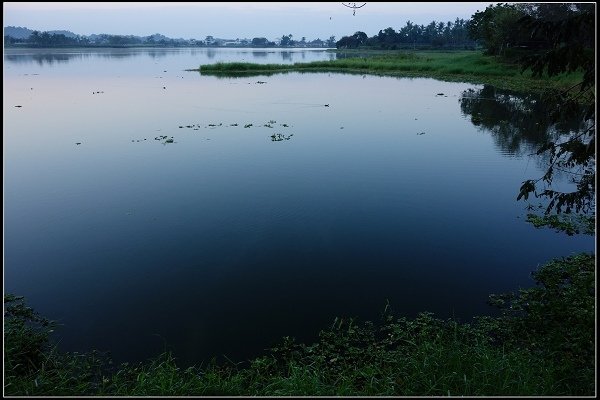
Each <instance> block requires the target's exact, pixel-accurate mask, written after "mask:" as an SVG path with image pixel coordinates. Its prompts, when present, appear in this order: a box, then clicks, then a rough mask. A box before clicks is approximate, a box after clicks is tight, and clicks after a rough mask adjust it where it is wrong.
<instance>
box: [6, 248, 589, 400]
mask: <svg viewBox="0 0 600 400" xmlns="http://www.w3.org/2000/svg"><path fill="white" fill-rule="evenodd" d="M533 276H534V278H535V280H536V282H537V285H536V286H535V287H533V288H530V289H526V290H520V291H519V292H518V293H513V294H506V295H498V296H491V301H492V302H493V303H494V304H495V305H497V306H498V307H500V308H501V309H502V310H503V312H502V314H501V316H499V317H494V318H492V317H480V318H476V319H475V322H474V323H471V324H466V323H459V322H456V321H453V320H441V319H437V318H435V317H434V316H433V315H432V314H429V313H422V314H419V316H418V317H417V318H414V319H407V318H397V317H394V316H393V315H392V314H391V313H390V312H389V310H388V309H386V310H384V313H383V315H382V318H381V321H380V322H378V323H371V322H360V323H359V322H357V321H353V320H341V319H336V320H335V321H334V322H333V324H332V326H330V327H328V328H327V329H324V330H323V331H321V332H320V334H319V338H320V339H319V340H318V341H317V342H316V343H313V344H301V343H295V342H294V340H293V339H290V338H283V340H282V341H281V344H280V345H279V346H276V348H273V349H271V351H269V352H268V353H267V354H265V355H264V356H262V357H258V358H256V359H253V360H250V361H248V362H246V363H242V364H233V363H232V364H229V365H217V364H215V363H212V364H209V365H204V366H198V367H190V368H186V369H182V368H179V367H178V366H177V361H176V360H175V359H174V358H173V357H172V356H171V355H170V354H168V353H166V354H163V355H161V356H159V357H157V358H154V359H151V360H149V361H148V362H145V363H140V364H136V365H129V364H122V365H119V366H116V365H113V364H112V363H111V361H110V359H108V358H107V357H106V356H104V355H102V354H100V353H98V352H91V353H87V354H73V353H63V352H60V351H58V350H57V349H56V347H55V346H53V345H52V343H50V342H49V334H50V332H51V331H52V330H53V329H54V328H55V327H54V324H53V323H52V322H51V321H48V320H47V319H45V318H43V317H40V316H38V315H37V314H36V313H35V312H34V311H33V310H32V309H31V308H29V307H27V305H26V304H25V302H24V299H22V298H18V297H14V296H10V295H9V296H5V300H4V303H5V311H4V339H5V342H4V347H5V348H4V350H5V353H4V367H5V370H4V378H5V381H4V390H5V394H6V395H19V396H41V395H46V396H48V395H63V396H69V395H71V396H82V395H94V396H164V395H172V396H183V395H197V396H208V395H227V396H242V395H243V396H286V395H295V396H298V395H307V396H319V395H328V396H333V395H346V396H371V395H372V396H375V395H377V396H379V395H394V396H446V395H456V396H460V395H467V396H469V395H472V396H502V395H506V396H509V395H513V396H519V395H521V396H525V395H531V396H539V395H558V396H561V395H572V396H576V395H587V396H593V395H594V394H595V393H594V390H595V357H594V355H595V352H594V350H595V346H594V345H595V256H594V254H579V255H575V256H572V257H569V258H564V259H557V260H553V261H551V262H550V263H548V264H546V265H544V266H543V267H541V268H540V269H539V270H538V271H535V272H534V274H533Z"/></svg>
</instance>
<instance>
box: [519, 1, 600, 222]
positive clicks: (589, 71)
mask: <svg viewBox="0 0 600 400" xmlns="http://www.w3.org/2000/svg"><path fill="white" fill-rule="evenodd" d="M537 10H538V8H536V7H534V6H532V7H531V10H530V14H529V15H526V16H524V17H523V18H521V19H520V20H519V23H518V25H519V28H520V29H521V31H527V32H530V35H531V36H539V35H542V36H544V37H545V38H546V41H547V48H545V49H544V50H542V51H538V52H533V53H530V54H527V55H525V56H523V57H522V58H521V60H520V63H521V65H522V70H523V71H525V70H527V69H531V71H532V73H533V76H548V77H552V76H556V75H559V74H562V73H565V72H573V71H582V73H583V77H582V79H581V80H580V81H579V82H577V83H576V84H574V85H572V86H571V87H569V88H568V89H566V90H563V91H550V92H548V93H546V95H545V97H546V98H547V99H548V102H549V103H551V104H554V105H555V107H554V108H552V109H550V110H549V111H548V114H549V115H550V116H551V118H552V119H553V120H554V121H559V120H561V119H564V118H565V117H578V118H580V119H581V120H582V121H584V123H585V124H586V125H587V126H586V129H584V130H583V131H581V132H577V133H575V134H572V135H570V136H569V137H567V138H565V139H564V140H559V141H549V142H547V143H545V144H544V145H543V146H541V147H540V148H539V150H538V151H537V154H544V153H547V154H549V155H550V161H549V166H548V167H547V169H546V172H545V173H544V175H543V176H542V177H540V178H538V179H529V180H526V181H525V182H523V184H522V186H521V189H520V193H519V196H518V197H517V199H520V198H524V199H527V198H528V196H529V194H530V193H534V194H535V196H536V197H543V198H547V199H548V201H549V203H548V206H547V208H546V214H549V213H550V212H552V211H553V210H555V211H556V212H557V213H560V212H562V211H564V212H566V213H570V212H573V211H574V212H582V213H588V212H594V211H595V198H596V196H595V193H596V172H595V167H596V146H595V143H596V124H595V117H596V113H595V108H596V102H595V50H594V46H595V30H594V23H595V15H594V14H595V13H594V11H595V7H593V6H591V5H572V6H570V8H568V11H569V12H564V13H562V14H560V13H549V12H536V11H537ZM581 104H584V105H585V108H583V109H581ZM556 170H562V171H564V170H568V171H570V172H571V174H572V179H571V181H572V183H573V184H574V185H575V190H572V191H569V192H563V191H559V190H556V189H553V188H552V183H553V179H554V174H555V171H556ZM542 185H543V187H542V188H539V186H542Z"/></svg>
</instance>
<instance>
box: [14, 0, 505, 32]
mask: <svg viewBox="0 0 600 400" xmlns="http://www.w3.org/2000/svg"><path fill="white" fill-rule="evenodd" d="M345 4H355V5H357V6H358V5H362V4H364V3H363V2H358V3H345ZM490 4H493V3H476V2H457V3H426V2H423V3H416V2H415V3H403V2H396V3H370V2H368V3H366V4H365V6H364V7H362V8H359V9H357V10H356V15H353V10H352V9H350V8H347V7H345V6H344V5H343V4H342V3H332V2H325V3H323V2H312V3H301V2H292V3H260V2H244V3H234V2H230V3H227V2H225V3H204V2H196V3H178V2H171V3H162V2H151V3H133V2H120V3H108V2H98V3H96V2H88V3H67V2H48V3H42V2H39V3H38V2H25V3H17V2H5V3H3V17H4V21H3V22H4V25H3V26H21V27H26V28H29V29H33V30H39V31H49V30H63V29H64V30H69V31H71V32H73V33H76V34H80V35H90V34H92V33H108V34H113V35H139V36H147V35H151V34H154V33H161V34H163V35H165V36H168V37H171V38H184V39H192V38H193V39H204V38H205V37H206V36H208V35H211V36H214V37H217V38H223V39H235V38H249V39H251V38H254V37H266V38H267V39H269V40H274V39H275V38H280V37H281V36H282V35H288V34H292V35H293V38H294V39H297V40H299V39H301V38H302V37H303V36H305V37H306V39H307V40H313V39H316V38H320V39H328V38H329V37H330V36H332V35H334V36H335V37H336V39H338V40H339V39H340V38H341V37H342V36H348V35H351V34H353V33H354V32H356V31H363V32H365V33H366V34H367V35H368V36H373V35H376V34H377V33H378V32H379V30H381V29H385V28H387V27H392V28H394V29H395V30H398V29H400V28H401V27H403V26H404V25H406V22H407V21H411V22H413V23H416V24H423V25H426V24H428V23H430V22H431V21H434V20H435V21H437V22H440V21H441V22H447V21H454V20H455V19H456V18H462V19H465V20H467V19H469V18H470V17H471V15H473V13H475V12H476V11H477V10H484V9H485V8H486V7H487V6H488V5H490Z"/></svg>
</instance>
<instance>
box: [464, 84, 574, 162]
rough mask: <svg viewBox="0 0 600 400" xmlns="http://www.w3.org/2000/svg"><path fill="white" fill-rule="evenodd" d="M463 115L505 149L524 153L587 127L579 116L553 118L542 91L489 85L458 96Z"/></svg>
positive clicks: (517, 154)
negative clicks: (542, 98)
mask: <svg viewBox="0 0 600 400" xmlns="http://www.w3.org/2000/svg"><path fill="white" fill-rule="evenodd" d="M459 102H460V109H461V112H462V113H463V115H465V116H470V117H471V122H472V123H473V124H474V125H475V126H478V127H480V128H481V129H482V130H484V131H488V132H489V133H490V134H491V135H492V137H493V138H494V142H495V144H496V146H498V148H499V149H500V150H501V151H502V152H503V153H504V154H509V155H513V156H522V155H526V154H531V153H534V152H536V151H537V149H538V148H539V146H540V145H541V144H543V143H546V142H548V141H550V140H552V141H556V140H557V139H559V138H561V137H563V136H564V135H568V134H571V133H574V132H578V131H581V130H583V129H584V128H585V122H584V120H583V119H580V118H572V119H569V120H561V121H560V122H558V123H555V122H553V121H552V119H551V116H550V113H549V110H550V109H551V106H552V105H550V104H547V103H545V102H543V101H542V100H541V99H540V96H539V95H533V94H527V95H525V94H520V93H516V92H514V91H509V90H500V89H497V88H495V87H493V86H490V85H484V86H483V88H482V89H479V90H475V89H468V90H466V91H464V92H463V94H462V97H461V98H460V100H459Z"/></svg>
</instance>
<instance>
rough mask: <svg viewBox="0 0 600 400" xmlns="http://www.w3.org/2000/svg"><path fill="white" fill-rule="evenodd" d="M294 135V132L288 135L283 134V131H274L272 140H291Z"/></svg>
mask: <svg viewBox="0 0 600 400" xmlns="http://www.w3.org/2000/svg"><path fill="white" fill-rule="evenodd" d="M292 136H294V134H293V133H292V134H290V135H288V136H285V135H282V134H281V133H274V134H272V135H271V141H273V142H281V141H282V140H290V139H291V138H292Z"/></svg>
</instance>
